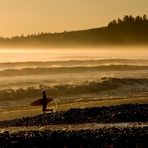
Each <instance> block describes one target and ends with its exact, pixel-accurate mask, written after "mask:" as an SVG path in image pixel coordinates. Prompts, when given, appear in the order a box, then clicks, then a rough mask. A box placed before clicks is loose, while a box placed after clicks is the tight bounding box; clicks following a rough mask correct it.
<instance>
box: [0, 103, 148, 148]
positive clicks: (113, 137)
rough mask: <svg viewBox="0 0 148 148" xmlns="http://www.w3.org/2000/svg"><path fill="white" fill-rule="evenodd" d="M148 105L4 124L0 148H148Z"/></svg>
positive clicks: (59, 113) (68, 112) (92, 109)
mask: <svg viewBox="0 0 148 148" xmlns="http://www.w3.org/2000/svg"><path fill="white" fill-rule="evenodd" d="M147 137H148V104H122V105H114V106H104V107H85V108H75V109H74V108H73V109H70V110H62V111H57V112H54V113H47V114H39V115H36V116H31V117H23V118H20V119H13V120H5V121H0V141H1V143H0V147H3V148H5V147H12V148H13V147H14V148H15V147H38V148H40V147H45V148H46V147H101V148H104V147H105V148H108V147H117V148H118V147H119V148H124V147H137V148H144V147H147V146H148V141H147Z"/></svg>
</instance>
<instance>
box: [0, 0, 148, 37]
mask: <svg viewBox="0 0 148 148" xmlns="http://www.w3.org/2000/svg"><path fill="white" fill-rule="evenodd" d="M147 5H148V1H146V0H141V1H140V2H139V1H138V0H131V1H128V0H120V1H118V0H114V1H110V2H108V1H107V0H103V1H102V0H93V1H89V0H85V1H84V0H75V1H68V0H63V1H60V0H45V1H40V0H29V1H26V0H22V1H19V0H13V1H10V0H1V2H0V12H1V13H0V17H1V23H0V36H4V37H11V36H16V35H17V36H20V35H21V34H24V35H27V34H34V33H39V32H51V33H52V32H63V31H65V30H66V31H71V30H83V29H89V28H96V27H102V26H106V25H107V24H108V23H109V22H110V21H111V20H113V19H117V18H122V17H123V16H124V15H133V16H137V15H143V14H148V9H147Z"/></svg>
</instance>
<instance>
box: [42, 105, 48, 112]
mask: <svg viewBox="0 0 148 148" xmlns="http://www.w3.org/2000/svg"><path fill="white" fill-rule="evenodd" d="M46 107H47V105H43V108H42V111H43V113H44V114H45V113H46Z"/></svg>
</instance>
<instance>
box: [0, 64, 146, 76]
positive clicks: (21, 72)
mask: <svg viewBox="0 0 148 148" xmlns="http://www.w3.org/2000/svg"><path fill="white" fill-rule="evenodd" d="M137 70H148V66H137V65H105V66H77V67H51V68H42V67H37V68H22V69H5V70H1V71H0V76H28V75H46V74H64V73H91V72H99V71H137Z"/></svg>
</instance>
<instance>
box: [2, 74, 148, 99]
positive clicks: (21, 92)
mask: <svg viewBox="0 0 148 148" xmlns="http://www.w3.org/2000/svg"><path fill="white" fill-rule="evenodd" d="M42 90H46V91H47V94H49V95H51V96H53V97H59V96H60V97H67V96H77V95H81V94H85V95H87V94H97V93H101V92H105V93H106V94H107V93H108V91H114V90H115V91H116V92H118V93H120V92H122V91H123V90H124V91H125V90H126V91H127V92H128V93H130V92H131V93H132V94H136V93H138V92H147V91H148V79H145V78H143V79H142V78H141V79H137V78H110V77H104V78H102V79H101V80H98V81H84V82H81V83H78V84H63V85H62V84H61V85H55V86H44V85H39V86H38V87H28V88H25V89H23V88H20V89H16V90H15V89H5V90H0V101H6V100H21V99H29V98H39V97H41V91H42Z"/></svg>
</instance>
